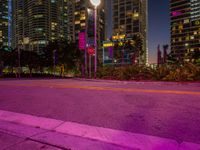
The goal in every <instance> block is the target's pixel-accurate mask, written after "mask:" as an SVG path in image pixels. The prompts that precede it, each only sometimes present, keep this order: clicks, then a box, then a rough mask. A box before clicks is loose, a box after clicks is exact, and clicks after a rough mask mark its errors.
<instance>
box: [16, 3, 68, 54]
mask: <svg viewBox="0 0 200 150" xmlns="http://www.w3.org/2000/svg"><path fill="white" fill-rule="evenodd" d="M12 6H13V7H12V8H13V27H12V28H13V40H12V45H13V47H14V48H16V47H18V46H20V47H23V49H26V50H34V51H37V52H39V51H40V49H41V48H43V47H45V46H46V45H47V44H48V42H49V41H55V40H60V39H67V38H68V37H67V36H68V31H69V30H68V0H48V1H46V0H45V1H44V0H15V1H13V4H12Z"/></svg>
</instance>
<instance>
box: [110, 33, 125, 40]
mask: <svg viewBox="0 0 200 150" xmlns="http://www.w3.org/2000/svg"><path fill="white" fill-rule="evenodd" d="M125 36H126V35H125V34H122V35H116V36H113V37H112V38H113V39H114V40H120V39H124V38H125Z"/></svg>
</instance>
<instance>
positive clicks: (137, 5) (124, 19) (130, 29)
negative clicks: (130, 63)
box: [112, 0, 148, 64]
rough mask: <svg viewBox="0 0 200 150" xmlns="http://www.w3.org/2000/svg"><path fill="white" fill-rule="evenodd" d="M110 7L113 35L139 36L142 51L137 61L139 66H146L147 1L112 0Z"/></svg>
mask: <svg viewBox="0 0 200 150" xmlns="http://www.w3.org/2000/svg"><path fill="white" fill-rule="evenodd" d="M112 5H113V6H112V9H113V17H112V18H113V19H112V20H113V35H114V36H116V35H125V36H126V37H131V36H133V35H135V34H137V35H139V36H140V37H141V39H142V49H143V51H144V53H143V54H142V55H141V56H140V58H139V59H140V63H141V64H146V63H147V62H148V50H147V26H148V21H147V18H148V17H147V15H148V0H113V1H112Z"/></svg>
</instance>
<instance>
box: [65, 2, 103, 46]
mask: <svg viewBox="0 0 200 150" xmlns="http://www.w3.org/2000/svg"><path fill="white" fill-rule="evenodd" d="M69 9H70V14H69V18H70V22H69V24H70V25H69V26H70V28H71V30H70V37H72V39H73V41H77V40H78V34H79V32H87V35H88V40H89V42H91V41H90V37H92V36H94V35H93V34H94V33H93V32H94V7H93V6H92V4H91V3H90V0H85V1H83V0H71V2H69ZM97 16H98V21H97V26H98V27H97V30H98V31H97V34H98V41H99V43H100V41H103V40H104V38H105V4H104V1H103V0H102V1H101V5H100V6H99V7H98V15H97ZM91 39H92V38H91Z"/></svg>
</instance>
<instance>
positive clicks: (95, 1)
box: [90, 0, 101, 78]
mask: <svg viewBox="0 0 200 150" xmlns="http://www.w3.org/2000/svg"><path fill="white" fill-rule="evenodd" d="M90 2H91V4H92V5H93V6H94V47H95V58H94V77H95V78H96V73H97V7H98V6H99V5H100V3H101V0H90Z"/></svg>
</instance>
